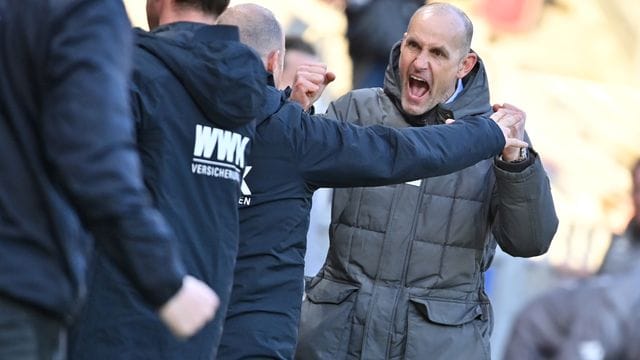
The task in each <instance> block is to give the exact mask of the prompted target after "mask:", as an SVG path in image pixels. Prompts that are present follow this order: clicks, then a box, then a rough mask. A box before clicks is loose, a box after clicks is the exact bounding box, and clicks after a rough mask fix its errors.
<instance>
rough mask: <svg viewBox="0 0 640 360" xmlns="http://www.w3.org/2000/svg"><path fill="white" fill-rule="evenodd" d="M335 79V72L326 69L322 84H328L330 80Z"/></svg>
mask: <svg viewBox="0 0 640 360" xmlns="http://www.w3.org/2000/svg"><path fill="white" fill-rule="evenodd" d="M335 79H336V74H334V73H333V72H331V71H327V73H326V74H324V84H325V85H328V84H329V83H330V82H332V81H333V80H335Z"/></svg>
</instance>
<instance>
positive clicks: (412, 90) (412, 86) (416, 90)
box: [409, 75, 431, 98]
mask: <svg viewBox="0 0 640 360" xmlns="http://www.w3.org/2000/svg"><path fill="white" fill-rule="evenodd" d="M430 89H431V87H430V86H429V83H428V82H427V80H425V79H423V78H420V77H417V76H414V75H411V76H410V77H409V95H410V96H411V97H413V98H421V97H423V96H425V95H426V94H427V93H428V92H429V90H430Z"/></svg>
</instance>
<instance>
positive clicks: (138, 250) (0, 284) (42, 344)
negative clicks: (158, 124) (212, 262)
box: [0, 0, 217, 359]
mask: <svg viewBox="0 0 640 360" xmlns="http://www.w3.org/2000/svg"><path fill="white" fill-rule="evenodd" d="M131 45H132V44H131V35H130V24H129V23H128V20H127V17H126V13H125V10H124V6H123V4H122V2H121V1H119V0H63V1H42V0H9V1H2V2H0V74H2V76H1V78H2V81H1V82H0V108H1V109H2V110H1V111H0V168H2V169H3V171H2V174H1V175H0V358H1V359H64V358H66V343H65V342H66V341H65V336H66V335H65V333H66V329H67V327H68V326H69V325H70V323H71V322H73V321H74V320H75V318H76V314H77V311H78V308H79V306H80V304H81V302H82V300H83V298H84V296H85V294H86V283H87V279H86V278H87V276H86V271H87V262H88V259H89V257H90V252H91V250H92V246H93V244H92V239H91V235H92V236H93V239H95V240H96V246H97V247H99V248H101V249H102V250H103V251H104V253H105V255H107V256H108V257H109V259H110V261H113V263H114V264H117V266H118V268H119V270H120V271H122V272H123V276H125V275H126V277H127V278H128V279H129V280H130V281H131V285H132V286H133V287H135V289H136V291H139V292H140V296H141V303H140V306H142V307H144V308H145V309H147V311H149V313H150V314H152V316H154V318H155V317H157V315H156V310H158V309H159V312H160V315H161V317H162V320H163V321H164V322H165V323H166V324H167V325H168V326H169V328H170V329H171V330H172V331H173V332H174V333H175V334H176V335H178V336H181V337H184V336H189V335H191V334H192V333H194V332H195V331H197V330H198V329H199V328H200V327H201V326H202V325H204V323H206V322H207V321H208V320H209V319H210V318H211V317H212V316H213V314H214V312H215V309H216V306H217V298H216V296H215V294H214V293H213V292H212V291H211V290H210V289H209V288H207V287H206V286H205V285H204V284H202V283H201V282H200V281H198V280H195V279H194V278H192V277H190V276H187V275H186V271H185V267H184V265H183V263H182V261H181V260H180V257H179V256H178V254H177V253H175V251H174V250H175V249H174V248H175V244H174V243H173V242H174V241H175V239H174V236H173V234H172V232H171V231H170V229H169V227H168V226H167V224H166V223H165V221H164V219H163V218H162V216H161V215H160V214H159V213H158V212H157V211H156V210H155V209H154V208H153V207H152V204H151V201H150V199H149V196H148V194H147V192H146V190H145V188H144V185H143V181H142V177H141V176H140V163H139V158H138V155H137V153H136V151H135V143H134V137H133V122H132V121H131V118H130V116H129V115H128V102H127V98H126V82H127V79H128V76H129V71H130V65H131V64H130V55H131ZM89 233H90V234H91V235H89ZM153 268H162V271H157V272H150V271H149V269H153ZM105 311H106V312H108V310H105ZM158 322H160V321H159V320H158ZM165 331H167V332H168V330H165Z"/></svg>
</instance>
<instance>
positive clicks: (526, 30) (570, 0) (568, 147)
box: [125, 0, 640, 359]
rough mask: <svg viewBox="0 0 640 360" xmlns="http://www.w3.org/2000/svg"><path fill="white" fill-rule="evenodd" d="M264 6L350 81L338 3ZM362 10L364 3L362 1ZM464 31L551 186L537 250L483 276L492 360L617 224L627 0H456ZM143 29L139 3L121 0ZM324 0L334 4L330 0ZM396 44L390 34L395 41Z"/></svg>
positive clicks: (603, 246) (629, 31) (633, 132)
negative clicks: (517, 318)
mask: <svg viewBox="0 0 640 360" xmlns="http://www.w3.org/2000/svg"><path fill="white" fill-rule="evenodd" d="M243 2H253V3H257V4H260V5H263V6H265V7H267V8H269V9H271V10H272V11H273V12H274V13H275V14H276V16H277V17H278V19H279V20H280V21H281V22H282V24H283V26H284V29H285V31H286V33H287V35H295V36H300V37H302V38H303V39H304V40H306V41H308V42H309V43H311V44H312V45H313V46H314V47H315V48H316V50H317V52H318V55H319V57H320V58H321V59H322V60H323V61H324V62H326V63H327V64H328V66H329V68H330V69H331V70H333V71H334V72H335V73H336V74H337V76H338V78H337V80H336V81H335V82H334V83H333V84H332V85H331V86H330V87H329V89H328V90H327V95H326V96H327V97H328V100H331V99H334V98H336V97H338V96H340V95H342V94H344V93H345V92H347V91H348V90H350V89H351V88H352V87H353V85H352V71H353V67H352V64H351V60H350V56H349V50H348V49H349V46H348V41H347V39H346V37H345V35H346V29H347V20H346V17H345V14H344V11H342V10H341V9H340V8H339V6H340V5H337V6H336V4H335V3H339V2H340V1H329V0H325V1H323V0H253V1H233V0H232V1H231V4H232V5H234V4H238V3H243ZM365 2H366V1H365ZM448 2H450V3H452V4H454V5H457V6H459V7H460V8H462V9H463V10H465V11H466V12H467V14H468V15H469V17H470V18H471V20H472V21H473V23H474V26H475V35H474V40H473V43H472V47H473V49H474V50H476V52H478V53H479V55H480V56H481V57H482V59H483V60H484V62H485V66H486V68H487V71H488V74H489V81H490V88H491V91H492V102H494V103H503V102H508V103H512V104H514V105H516V106H518V107H520V108H522V109H524V110H525V111H526V112H527V115H528V117H527V131H528V133H529V135H530V137H531V139H532V141H533V145H534V147H535V148H536V149H537V151H538V152H539V153H540V154H541V157H542V159H543V162H544V164H545V167H546V169H547V171H548V173H549V176H550V178H551V183H552V189H553V194H554V198H555V202H556V208H557V211H558V215H559V217H560V228H559V230H558V233H557V235H556V238H555V239H554V241H553V244H552V247H551V249H550V251H549V252H548V254H546V255H544V256H542V257H540V258H536V259H527V260H525V259H513V258H511V257H509V256H506V255H504V254H500V253H499V254H498V255H497V256H496V259H495V260H494V264H493V266H492V269H491V270H490V272H489V273H488V274H487V289H488V292H489V294H490V296H491V298H492V300H493V305H494V311H495V314H496V323H495V328H494V334H493V339H492V347H493V353H494V358H496V359H499V358H500V355H501V350H502V346H503V342H504V341H505V336H506V334H508V332H509V328H510V325H511V321H512V319H513V316H514V315H515V314H516V313H517V311H518V310H520V309H521V308H522V306H523V305H524V304H525V303H526V301H527V300H528V299H530V298H531V297H532V296H534V295H536V294H537V293H539V292H541V291H543V290H545V289H547V288H549V287H550V286H552V285H554V284H556V283H557V282H558V281H559V280H561V279H565V278H568V277H579V276H585V275H589V274H592V273H593V272H594V271H595V270H596V269H597V268H598V267H599V265H600V263H601V262H602V259H603V256H604V253H605V251H606V250H607V248H608V246H609V242H610V239H611V234H612V233H620V232H622V231H623V230H624V228H625V226H626V225H627V223H628V221H629V219H630V217H631V213H632V206H631V200H630V185H631V178H630V174H629V169H630V167H631V165H632V164H633V162H634V161H635V159H637V158H638V157H640V106H639V105H640V4H638V0H459V1H448ZM125 3H126V5H127V9H128V11H129V14H130V16H131V20H132V22H133V24H134V25H135V26H139V27H143V28H145V27H146V18H145V12H144V11H145V10H144V8H145V6H144V3H145V1H143V0H126V1H125ZM332 3H334V4H332ZM398 39H399V37H398Z"/></svg>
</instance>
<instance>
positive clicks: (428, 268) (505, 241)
mask: <svg viewBox="0 0 640 360" xmlns="http://www.w3.org/2000/svg"><path fill="white" fill-rule="evenodd" d="M398 54H399V50H398V48H397V47H396V48H395V49H394V50H393V51H392V60H391V65H390V66H389V68H388V70H387V77H386V79H385V88H384V89H364V90H356V91H353V92H351V93H349V94H347V95H345V96H343V97H342V98H340V99H338V100H337V101H336V102H335V103H333V104H332V105H331V107H330V109H329V113H331V114H333V115H335V116H336V117H337V118H338V119H357V120H356V122H358V123H361V124H369V122H368V121H367V120H368V119H371V118H373V119H381V123H383V124H385V125H389V126H394V127H406V126H410V124H414V125H415V124H420V123H422V124H426V126H429V125H431V124H437V123H441V122H443V121H444V119H446V118H449V117H452V118H456V119H461V118H468V117H471V116H487V115H489V114H490V111H491V107H490V104H489V92H488V87H487V79H486V75H485V72H484V67H483V65H482V63H481V62H480V63H479V64H478V65H477V66H476V67H475V68H474V70H473V71H472V72H471V73H470V74H469V75H467V77H466V78H465V79H463V82H464V90H463V92H462V93H461V94H460V95H459V96H458V97H457V98H456V99H455V100H454V101H453V102H452V103H449V104H446V105H439V106H437V107H436V108H434V109H433V110H432V111H430V112H429V113H427V114H425V115H423V116H422V117H419V118H415V117H410V116H407V115H405V114H403V113H402V112H401V110H399V108H400V107H399V106H397V105H396V104H397V103H398V100H397V99H398V98H399V93H400V90H399V89H398V87H397V85H396V84H398V83H399V81H398V79H399V78H398V73H397V59H398ZM509 165H511V164H505V163H502V162H501V161H499V160H485V161H482V162H480V163H478V164H476V165H474V166H471V167H469V168H466V169H464V170H462V171H459V172H456V173H453V174H450V175H446V176H440V177H434V178H429V179H423V180H421V181H418V182H412V183H408V184H401V185H394V186H383V187H376V188H353V189H339V190H335V193H334V198H333V209H332V223H331V230H330V241H331V246H330V249H329V254H328V257H327V260H326V263H325V265H324V267H323V268H322V269H321V270H320V272H319V273H318V275H317V276H316V277H315V278H314V279H313V280H312V282H311V284H310V288H309V291H308V293H307V298H306V300H305V301H304V303H303V307H302V318H301V324H300V333H299V340H298V348H297V353H296V358H298V359H331V360H333V359H367V360H374V359H443V360H444V359H446V360H458V359H465V360H466V359H489V358H490V351H489V336H490V333H491V327H492V311H491V306H490V304H489V300H488V298H487V296H486V294H485V292H484V285H483V283H484V272H485V271H486V270H487V269H488V267H489V265H490V263H491V259H492V257H493V254H494V251H495V248H496V242H497V243H498V244H499V245H500V246H501V248H502V249H503V250H504V251H506V252H507V253H509V254H511V255H514V256H522V257H530V256H536V255H540V254H543V253H544V252H545V251H546V250H547V249H548V247H549V245H550V242H551V238H552V237H553V235H554V233H555V231H556V228H557V225H558V220H557V217H556V214H555V210H554V205H553V200H552V197H551V192H550V188H549V181H548V179H547V176H546V174H545V171H544V169H543V167H542V165H541V163H540V160H539V158H538V156H537V154H535V152H532V159H531V160H530V161H529V162H528V163H527V165H525V168H524V169H521V168H522V166H520V168H519V169H518V170H519V171H518V172H515V171H513V170H514V169H512V168H510V167H509Z"/></svg>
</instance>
